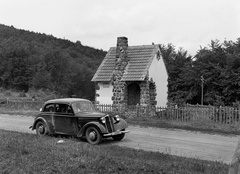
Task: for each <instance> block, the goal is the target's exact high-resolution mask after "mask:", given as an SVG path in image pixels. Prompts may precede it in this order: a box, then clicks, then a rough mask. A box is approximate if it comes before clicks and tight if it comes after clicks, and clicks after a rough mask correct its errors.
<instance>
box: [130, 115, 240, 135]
mask: <svg viewBox="0 0 240 174" xmlns="http://www.w3.org/2000/svg"><path fill="white" fill-rule="evenodd" d="M126 121H127V122H128V124H131V125H137V126H142V127H156V128H166V129H183V130H189V131H199V132H202V133H208V134H221V135H231V134H232V135H240V129H239V127H240V126H239V125H226V124H225V125H224V124H222V125H221V124H216V123H211V122H206V121H189V122H181V121H174V120H163V119H159V118H155V117H135V118H126ZM237 124H240V123H237Z"/></svg>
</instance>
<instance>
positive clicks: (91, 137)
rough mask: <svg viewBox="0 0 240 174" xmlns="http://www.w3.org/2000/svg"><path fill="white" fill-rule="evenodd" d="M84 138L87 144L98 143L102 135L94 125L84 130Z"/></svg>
mask: <svg viewBox="0 0 240 174" xmlns="http://www.w3.org/2000/svg"><path fill="white" fill-rule="evenodd" d="M85 135H86V139H87V141H88V143H89V144H93V145H96V144H99V143H100V142H101V140H102V135H101V134H100V132H99V130H98V129H97V128H96V127H93V126H90V127H88V128H87V130H86V134H85Z"/></svg>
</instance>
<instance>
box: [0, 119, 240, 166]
mask: <svg viewBox="0 0 240 174" xmlns="http://www.w3.org/2000/svg"><path fill="white" fill-rule="evenodd" d="M32 123H33V118H32V117H25V116H11V115H7V114H0V129H5V130H13V131H18V132H25V133H35V132H33V131H31V130H29V129H28V128H29V126H30V125H31V124H32ZM129 130H130V131H131V132H130V133H128V134H126V138H124V139H123V141H121V142H118V143H117V145H119V146H126V147H130V148H135V149H143V150H147V151H156V152H161V153H167V154H172V155H178V156H185V157H192V158H198V159H204V160H211V161H220V162H224V163H230V162H231V159H232V156H233V154H234V151H235V148H236V146H237V143H238V141H239V138H240V136H221V135H209V134H203V133H199V132H190V131H184V130H168V129H160V128H143V127H138V126H129Z"/></svg>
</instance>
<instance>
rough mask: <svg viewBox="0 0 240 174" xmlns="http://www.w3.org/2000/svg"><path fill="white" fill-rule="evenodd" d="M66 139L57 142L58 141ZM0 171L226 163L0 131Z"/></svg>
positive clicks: (191, 168) (183, 169)
mask: <svg viewBox="0 0 240 174" xmlns="http://www.w3.org/2000/svg"><path fill="white" fill-rule="evenodd" d="M59 139H62V140H64V141H65V142H64V143H62V144H58V143H57V142H58V140H59ZM0 149H1V151H0V171H1V172H0V173H13V174H15V173H21V174H22V173H27V174H28V173H47V174H48V173H51V174H52V173H58V174H59V173H64V174H65V173H70V174H71V173H72V174H76V173H111V174H112V173H162V174H168V173H170V174H171V173H172V174H175V173H179V174H181V173H182V174H188V173H189V174H195V173H209V174H215V173H216V174H221V173H222V174H224V173H227V171H228V165H226V164H222V163H218V162H210V161H202V160H196V159H189V158H183V157H177V156H171V155H166V154H161V153H153V152H145V151H142V150H134V149H129V148H123V147H118V146H116V145H114V143H112V141H107V140H106V141H104V142H103V143H102V144H101V145H99V146H92V145H89V144H88V143H86V142H83V141H78V140H77V139H74V138H63V137H61V138H56V137H38V136H36V135H32V134H23V133H17V132H9V131H3V130H0Z"/></svg>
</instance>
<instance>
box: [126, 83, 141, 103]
mask: <svg viewBox="0 0 240 174" xmlns="http://www.w3.org/2000/svg"><path fill="white" fill-rule="evenodd" d="M137 104H140V87H139V85H138V84H137V83H131V84H130V85H129V86H128V105H129V106H131V105H137Z"/></svg>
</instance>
